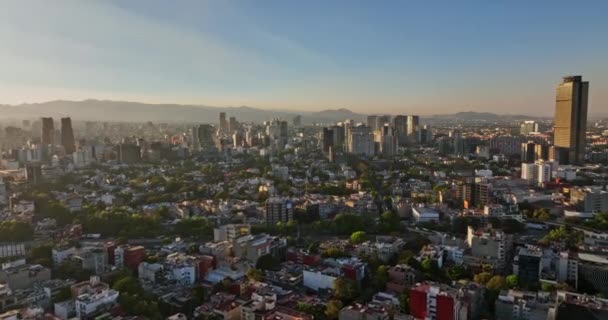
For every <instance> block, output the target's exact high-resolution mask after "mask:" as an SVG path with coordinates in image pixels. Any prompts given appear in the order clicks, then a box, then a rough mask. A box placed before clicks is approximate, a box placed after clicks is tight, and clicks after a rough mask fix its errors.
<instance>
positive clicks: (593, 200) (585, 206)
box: [570, 186, 608, 213]
mask: <svg viewBox="0 0 608 320" xmlns="http://www.w3.org/2000/svg"><path fill="white" fill-rule="evenodd" d="M570 204H571V205H573V206H575V207H576V209H577V210H580V211H582V212H589V213H597V212H604V211H608V191H606V190H605V189H603V188H601V187H597V186H596V187H575V188H572V189H570Z"/></svg>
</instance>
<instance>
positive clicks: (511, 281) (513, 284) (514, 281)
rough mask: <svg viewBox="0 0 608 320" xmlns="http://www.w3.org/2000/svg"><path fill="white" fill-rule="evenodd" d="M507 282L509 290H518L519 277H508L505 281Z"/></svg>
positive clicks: (513, 275)
mask: <svg viewBox="0 0 608 320" xmlns="http://www.w3.org/2000/svg"><path fill="white" fill-rule="evenodd" d="M505 281H506V283H507V286H508V287H509V288H511V289H513V288H517V285H518V284H519V277H518V276H517V275H515V274H512V275H508V276H507V278H506V279H505Z"/></svg>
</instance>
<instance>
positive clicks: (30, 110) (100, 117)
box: [0, 100, 365, 123]
mask: <svg viewBox="0 0 608 320" xmlns="http://www.w3.org/2000/svg"><path fill="white" fill-rule="evenodd" d="M220 112H226V114H227V116H229V117H230V116H235V117H236V118H237V119H238V120H240V121H253V122H262V121H266V120H271V119H273V118H282V119H285V120H289V121H290V120H291V119H292V118H293V117H294V116H296V115H298V114H299V115H302V119H303V121H304V122H306V123H312V122H328V123H329V122H335V121H342V120H344V119H349V118H350V119H353V120H357V121H362V120H363V119H364V118H365V116H364V115H361V114H357V113H354V112H352V111H350V110H347V109H338V110H324V111H320V112H310V111H302V112H296V111H279V110H267V109H259V108H253V107H247V106H242V107H210V106H196V105H180V104H148V103H139V102H126V101H108V100H84V101H63V100H58V101H49V102H44V103H31V104H21V105H14V106H13V105H0V117H2V118H37V117H43V116H52V117H60V116H70V117H72V118H73V119H75V120H96V121H124V122H145V121H153V122H188V123H215V122H218V119H219V113H220Z"/></svg>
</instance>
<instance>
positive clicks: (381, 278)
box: [372, 266, 388, 291]
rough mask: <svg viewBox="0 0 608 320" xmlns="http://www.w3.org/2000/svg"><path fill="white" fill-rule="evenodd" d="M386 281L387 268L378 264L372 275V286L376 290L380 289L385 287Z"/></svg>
mask: <svg viewBox="0 0 608 320" xmlns="http://www.w3.org/2000/svg"><path fill="white" fill-rule="evenodd" d="M387 282H388V268H387V267H386V266H379V267H378V269H376V272H375V273H374V275H373V277H372V286H373V287H374V289H376V291H381V290H384V289H385V288H386V283H387Z"/></svg>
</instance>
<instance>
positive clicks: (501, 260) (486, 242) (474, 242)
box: [466, 226, 513, 270]
mask: <svg viewBox="0 0 608 320" xmlns="http://www.w3.org/2000/svg"><path fill="white" fill-rule="evenodd" d="M466 244H467V246H468V247H469V248H471V255H472V256H473V257H477V258H481V259H483V261H481V262H483V263H485V264H489V265H492V266H493V267H494V268H496V269H498V270H504V268H505V267H506V262H507V260H508V257H509V255H510V252H511V247H512V245H513V238H512V236H511V235H508V234H506V233H504V232H502V231H501V230H494V229H491V228H487V229H477V230H476V229H474V228H473V227H471V226H468V227H467V238H466Z"/></svg>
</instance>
